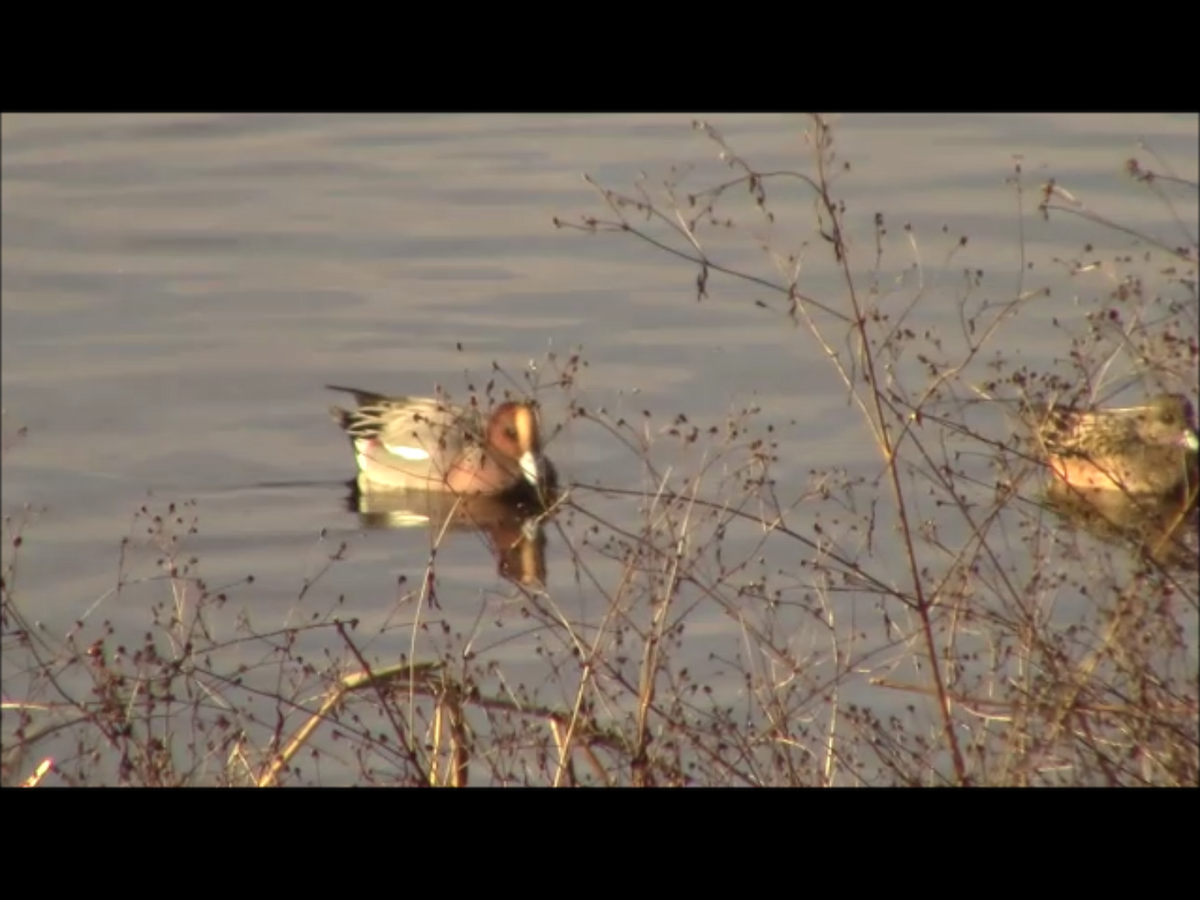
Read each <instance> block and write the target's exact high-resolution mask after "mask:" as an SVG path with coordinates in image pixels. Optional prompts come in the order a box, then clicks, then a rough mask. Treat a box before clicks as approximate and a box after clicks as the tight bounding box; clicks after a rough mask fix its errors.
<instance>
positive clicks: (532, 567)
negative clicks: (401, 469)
mask: <svg viewBox="0 0 1200 900" xmlns="http://www.w3.org/2000/svg"><path fill="white" fill-rule="evenodd" d="M348 485H349V487H350V494H349V496H348V497H347V498H346V505H347V507H348V508H349V509H350V510H351V511H352V512H357V513H358V517H359V521H360V522H361V523H362V525H363V527H364V528H372V529H395V528H412V527H423V526H428V528H429V529H430V531H431V532H432V533H433V534H434V536H435V541H436V542H440V541H441V539H442V536H443V535H444V534H450V533H451V532H456V531H457V532H462V531H478V532H480V533H481V534H482V535H483V536H484V539H485V540H486V541H487V544H488V546H489V547H490V548H491V551H492V553H493V554H494V555H495V557H496V566H497V571H498V572H499V573H500V575H501V576H503V577H504V578H507V579H509V580H510V581H513V582H515V583H517V584H520V585H522V586H524V587H528V588H542V587H544V586H545V583H546V533H545V529H544V528H543V527H542V523H543V521H544V519H545V517H546V510H547V507H546V506H543V505H542V503H541V502H540V501H539V498H538V497H537V495H536V494H535V493H534V492H533V491H532V490H530V491H527V492H518V493H516V494H514V493H512V492H509V493H508V494H506V495H504V496H502V497H496V496H487V495H480V494H475V495H466V494H458V495H455V494H451V493H447V492H444V491H416V490H392V491H381V490H372V489H370V486H369V483H368V484H366V485H364V484H363V483H362V479H361V478H360V479H359V480H356V481H350V482H348Z"/></svg>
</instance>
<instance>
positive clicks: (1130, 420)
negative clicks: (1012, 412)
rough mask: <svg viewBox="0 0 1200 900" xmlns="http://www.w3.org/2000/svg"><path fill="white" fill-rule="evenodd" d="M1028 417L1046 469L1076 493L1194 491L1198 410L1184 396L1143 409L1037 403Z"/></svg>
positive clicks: (1199, 447)
mask: <svg viewBox="0 0 1200 900" xmlns="http://www.w3.org/2000/svg"><path fill="white" fill-rule="evenodd" d="M1028 412H1029V421H1030V424H1031V425H1032V426H1033V428H1034V430H1035V432H1036V436H1037V442H1038V444H1039V446H1040V449H1041V450H1042V451H1043V452H1044V455H1045V460H1046V463H1047V465H1048V466H1049V467H1050V469H1051V471H1053V473H1054V475H1055V476H1056V477H1057V478H1059V479H1060V480H1061V481H1062V482H1065V483H1066V484H1067V485H1069V486H1071V487H1073V488H1077V489H1081V490H1087V491H1114V490H1119V491H1123V492H1125V493H1128V494H1134V495H1160V496H1161V495H1166V494H1170V493H1172V492H1174V491H1177V490H1179V489H1180V488H1184V489H1187V490H1190V491H1192V492H1194V491H1195V489H1196V480H1197V471H1198V466H1197V451H1200V439H1198V438H1197V435H1196V415H1195V409H1194V407H1193V406H1192V403H1191V401H1190V400H1188V398H1187V397H1185V396H1184V395H1182V394H1167V393H1164V394H1158V395H1156V396H1154V397H1151V398H1149V399H1148V400H1147V402H1146V403H1143V404H1141V405H1139V406H1126V407H1120V408H1094V407H1093V408H1079V407H1068V406H1052V405H1047V404H1037V405H1033V406H1031V407H1029V409H1028Z"/></svg>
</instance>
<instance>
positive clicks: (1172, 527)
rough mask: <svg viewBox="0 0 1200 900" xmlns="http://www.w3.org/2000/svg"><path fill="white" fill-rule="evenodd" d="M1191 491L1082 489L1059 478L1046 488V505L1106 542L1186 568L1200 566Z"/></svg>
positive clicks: (1198, 519) (1198, 521)
mask: <svg viewBox="0 0 1200 900" xmlns="http://www.w3.org/2000/svg"><path fill="white" fill-rule="evenodd" d="M1196 496H1197V495H1196V492H1195V491H1191V492H1189V493H1186V494H1182V493H1174V494H1169V495H1165V496H1151V497H1148V496H1135V495H1132V494H1128V493H1126V492H1124V491H1113V490H1103V489H1100V490H1082V489H1079V488H1075V487H1072V486H1071V485H1068V484H1064V483H1063V482H1061V481H1058V480H1055V481H1054V482H1052V483H1051V484H1050V486H1049V487H1048V488H1047V489H1046V493H1045V497H1046V502H1047V505H1048V506H1049V508H1050V509H1051V510H1052V511H1053V512H1055V513H1056V514H1057V515H1059V516H1060V517H1061V518H1062V519H1063V520H1064V521H1065V522H1067V523H1068V524H1070V525H1071V526H1073V527H1076V528H1081V529H1083V530H1085V531H1087V532H1088V533H1090V534H1092V535H1094V536H1096V537H1097V538H1099V539H1100V540H1103V541H1105V542H1107V543H1113V544H1124V545H1127V546H1132V547H1133V548H1134V549H1136V550H1137V551H1139V552H1140V553H1143V554H1144V555H1145V556H1147V557H1148V558H1149V559H1151V560H1153V561H1154V562H1156V563H1158V564H1159V565H1162V566H1164V567H1169V568H1178V569H1185V570H1195V569H1197V567H1198V565H1200V564H1198V554H1200V540H1198V535H1200V510H1198V509H1197V505H1196Z"/></svg>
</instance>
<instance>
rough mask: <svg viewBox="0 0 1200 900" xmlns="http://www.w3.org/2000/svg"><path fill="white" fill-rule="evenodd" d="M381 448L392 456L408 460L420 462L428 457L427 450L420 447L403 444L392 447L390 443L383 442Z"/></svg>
mask: <svg viewBox="0 0 1200 900" xmlns="http://www.w3.org/2000/svg"><path fill="white" fill-rule="evenodd" d="M383 449H384V450H386V451H387V452H388V453H390V454H392V455H393V456H398V457H400V458H401V459H407V460H409V461H410V462H422V461H424V460H427V459H429V451H428V450H422V449H421V448H420V447H409V446H405V445H404V444H400V445H398V446H395V447H393V446H392V445H390V444H384V445H383Z"/></svg>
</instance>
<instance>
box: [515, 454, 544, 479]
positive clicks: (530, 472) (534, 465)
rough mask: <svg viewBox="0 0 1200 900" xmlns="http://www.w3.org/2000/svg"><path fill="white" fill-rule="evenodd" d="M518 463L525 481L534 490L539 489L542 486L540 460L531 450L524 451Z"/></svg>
mask: <svg viewBox="0 0 1200 900" xmlns="http://www.w3.org/2000/svg"><path fill="white" fill-rule="evenodd" d="M519 462H520V464H521V474H523V475H524V476H525V480H526V481H528V482H529V483H530V484H532V485H533V486H534V487H535V488H540V487H541V486H542V460H541V459H540V458H539V457H538V456H537V454H535V453H533V452H532V451H531V450H526V451H525V452H524V453H522V454H521V459H520V460H519Z"/></svg>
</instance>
